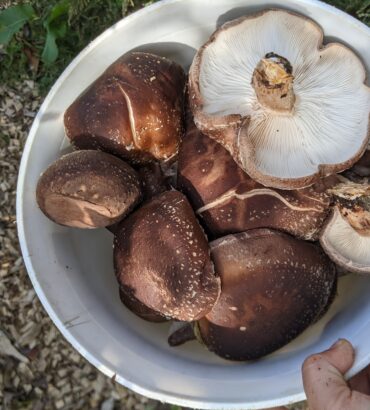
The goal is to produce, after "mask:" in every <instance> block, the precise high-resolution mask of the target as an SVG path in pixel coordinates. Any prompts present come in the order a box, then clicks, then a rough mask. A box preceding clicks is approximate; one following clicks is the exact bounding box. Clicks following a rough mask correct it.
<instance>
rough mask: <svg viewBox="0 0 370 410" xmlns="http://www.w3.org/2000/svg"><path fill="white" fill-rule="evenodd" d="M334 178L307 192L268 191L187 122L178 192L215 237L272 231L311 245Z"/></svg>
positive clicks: (225, 151)
mask: <svg viewBox="0 0 370 410" xmlns="http://www.w3.org/2000/svg"><path fill="white" fill-rule="evenodd" d="M336 182H337V178H336V177H335V176H331V177H327V178H324V179H322V180H320V181H318V182H317V183H316V184H315V185H313V186H311V187H309V188H303V189H300V190H293V191H286V190H278V189H274V188H266V187H264V186H263V185H261V184H259V183H257V182H255V181H254V180H253V179H252V178H250V177H249V176H248V175H247V174H246V173H245V172H244V171H243V170H242V169H241V168H240V167H239V166H238V165H237V163H236V162H235V161H234V160H233V158H232V156H231V155H230V153H229V152H228V151H227V150H226V149H225V148H223V147H222V146H221V145H220V144H218V143H217V142H216V141H214V140H213V139H210V138H208V137H207V136H206V135H204V134H203V133H202V132H201V131H199V130H198V129H197V128H196V127H195V125H194V122H193V121H192V119H191V116H188V118H187V129H186V133H185V136H184V138H183V140H182V142H181V145H180V150H179V156H178V188H179V189H180V191H182V192H183V193H184V194H185V195H186V196H187V198H188V199H189V201H190V203H191V204H192V206H193V208H194V209H195V210H196V213H197V214H198V215H199V216H200V217H201V218H202V220H203V222H204V225H205V227H206V228H207V230H208V232H210V233H211V235H213V236H214V237H219V236H223V235H226V234H229V233H237V232H243V231H246V230H248V229H254V228H274V229H278V230H282V231H285V232H288V233H290V234H292V235H294V236H297V237H299V238H302V239H308V240H315V239H317V238H318V234H319V232H320V229H321V227H322V225H323V223H324V220H325V218H326V217H327V215H328V213H329V205H330V195H328V194H326V190H327V188H328V187H330V186H332V185H333V184H335V183H336Z"/></svg>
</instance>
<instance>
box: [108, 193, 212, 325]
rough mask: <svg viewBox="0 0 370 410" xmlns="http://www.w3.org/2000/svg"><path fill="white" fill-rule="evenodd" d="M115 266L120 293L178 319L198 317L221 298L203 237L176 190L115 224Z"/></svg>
mask: <svg viewBox="0 0 370 410" xmlns="http://www.w3.org/2000/svg"><path fill="white" fill-rule="evenodd" d="M114 267H115V272H116V277H117V280H118V283H119V285H120V287H121V289H124V290H125V291H126V292H129V293H130V294H131V295H133V296H134V297H135V298H136V299H137V300H139V301H140V302H141V303H142V304H144V305H145V306H147V307H149V308H150V309H153V310H155V311H156V312H159V313H160V314H162V315H164V316H168V317H171V318H175V319H178V320H184V321H192V320H196V319H199V318H201V317H202V316H204V315H205V314H206V313H207V312H209V311H210V310H211V309H212V306H213V305H214V303H215V302H216V300H217V298H218V296H219V292H220V281H219V278H217V277H216V276H215V274H214V268H213V264H212V262H211V259H210V251H209V246H208V242H207V238H206V236H205V234H204V232H203V230H202V228H201V227H200V225H199V223H198V221H197V219H196V217H195V215H194V212H193V210H192V208H191V206H190V204H189V202H188V201H187V199H186V197H185V196H184V195H183V194H181V193H180V192H178V191H167V192H164V193H162V194H160V195H157V196H156V197H154V198H153V199H152V200H150V201H148V202H146V203H145V204H144V205H143V206H142V207H141V208H140V209H138V210H137V211H136V212H134V213H133V214H131V215H130V216H129V217H128V218H127V219H125V220H124V221H122V223H121V224H119V229H118V231H116V237H115V240H114Z"/></svg>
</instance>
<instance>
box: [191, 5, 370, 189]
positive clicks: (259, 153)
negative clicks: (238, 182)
mask: <svg viewBox="0 0 370 410" xmlns="http://www.w3.org/2000/svg"><path fill="white" fill-rule="evenodd" d="M365 78H366V71H365V68H364V65H363V63H362V62H361V60H360V59H359V58H358V57H357V56H356V55H355V53H354V52H352V51H351V50H350V49H349V48H347V47H346V46H344V45H342V44H339V43H330V44H327V45H325V46H324V45H323V31H322V29H321V28H320V27H319V26H318V25H317V24H316V23H315V22H313V21H312V20H310V19H308V18H306V17H304V16H301V15H297V14H293V13H291V12H288V11H285V10H278V9H275V10H266V11H264V12H260V13H258V14H255V15H249V16H246V17H242V18H240V19H237V20H234V21H231V22H229V23H226V24H224V25H223V26H222V27H221V28H220V29H218V30H217V31H216V32H215V33H214V34H213V35H212V36H211V38H210V40H209V41H208V42H207V43H206V44H205V45H204V46H203V47H201V48H200V50H199V51H198V53H197V54H196V56H195V58H194V60H193V63H192V66H191V68H190V73H189V96H190V105H191V109H192V111H193V114H194V118H195V123H196V125H197V127H198V128H199V129H201V130H202V131H203V132H204V133H206V134H207V135H209V136H210V137H212V138H214V139H216V140H217V141H218V142H220V143H221V144H222V145H223V146H224V147H225V148H226V149H227V150H228V151H230V152H231V154H232V155H233V157H234V158H235V160H236V161H237V162H238V163H239V164H240V165H241V167H242V168H243V169H244V170H245V171H246V172H247V173H248V174H249V175H250V176H251V177H252V178H253V179H255V180H256V181H258V182H260V183H261V184H263V185H265V186H271V187H275V188H282V189H294V188H302V187H306V186H309V185H312V184H313V183H314V182H315V181H316V180H318V179H319V178H320V177H323V176H327V175H330V174H333V173H338V172H341V171H343V170H345V169H348V168H350V167H351V165H352V164H354V163H355V162H356V161H357V160H358V159H359V158H360V157H361V155H362V154H363V152H364V150H365V148H366V145H367V142H368V140H369V136H370V134H369V111H370V88H369V87H367V86H366V85H365Z"/></svg>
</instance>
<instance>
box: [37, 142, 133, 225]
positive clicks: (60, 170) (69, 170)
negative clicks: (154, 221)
mask: <svg viewBox="0 0 370 410" xmlns="http://www.w3.org/2000/svg"><path fill="white" fill-rule="evenodd" d="M36 199H37V203H38V205H39V207H40V209H41V211H42V212H43V213H44V214H45V215H46V216H47V217H48V218H49V219H51V220H52V221H54V222H56V223H58V224H60V225H66V226H72V227H76V228H102V227H105V226H108V225H111V224H114V223H116V222H118V221H120V220H121V219H123V218H124V217H125V216H126V215H127V214H129V213H130V212H131V211H132V210H133V209H134V207H135V206H136V205H137V204H138V203H139V202H140V200H141V189H140V181H139V177H138V175H137V173H136V172H135V171H134V170H133V169H132V168H131V167H130V166H129V165H128V164H126V163H125V162H123V161H122V160H120V159H119V158H116V157H114V156H113V155H110V154H106V153H104V152H101V151H93V150H86V151H85V150H84V151H76V152H72V153H70V154H67V155H64V156H63V157H61V158H59V159H58V160H56V161H55V162H53V163H52V164H51V165H50V166H49V167H48V168H47V169H46V171H45V172H44V173H43V174H42V175H41V177H40V179H39V181H38V184H37V189H36Z"/></svg>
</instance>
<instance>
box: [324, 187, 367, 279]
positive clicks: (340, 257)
mask: <svg viewBox="0 0 370 410" xmlns="http://www.w3.org/2000/svg"><path fill="white" fill-rule="evenodd" d="M330 192H331V193H332V195H333V197H334V199H335V205H334V207H333V211H332V214H331V216H330V218H329V219H328V221H327V222H326V224H325V226H324V228H323V229H322V232H321V234H320V242H321V246H322V247H323V248H324V250H325V252H326V253H327V255H328V256H329V257H330V258H331V259H332V260H333V261H334V262H335V263H336V264H338V265H339V266H340V267H342V268H344V269H345V270H347V271H350V272H354V273H360V274H367V275H369V274H370V185H369V184H356V183H351V182H347V183H342V184H339V185H338V186H337V187H335V188H333V189H331V190H330Z"/></svg>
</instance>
